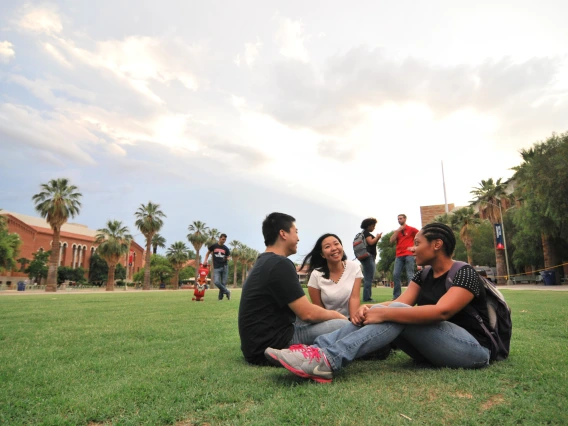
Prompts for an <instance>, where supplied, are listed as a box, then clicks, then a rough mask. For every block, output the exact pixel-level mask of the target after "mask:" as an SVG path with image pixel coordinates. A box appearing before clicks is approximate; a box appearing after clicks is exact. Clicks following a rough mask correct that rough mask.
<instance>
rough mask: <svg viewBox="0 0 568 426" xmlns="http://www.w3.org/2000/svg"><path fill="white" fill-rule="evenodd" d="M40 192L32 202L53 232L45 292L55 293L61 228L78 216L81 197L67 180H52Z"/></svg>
mask: <svg viewBox="0 0 568 426" xmlns="http://www.w3.org/2000/svg"><path fill="white" fill-rule="evenodd" d="M40 187H41V192H39V193H37V194H35V195H34V196H33V197H32V200H33V201H34V203H35V209H36V211H37V212H38V213H39V214H40V215H41V217H43V218H44V219H46V220H47V223H48V224H49V226H50V227H51V229H52V230H53V242H52V244H51V256H50V258H49V263H48V271H47V283H46V286H45V291H57V267H58V266H59V254H60V252H59V246H60V243H59V240H60V234H61V227H62V226H63V225H64V224H65V223H66V222H67V220H68V219H69V217H75V216H76V215H78V214H79V210H80V207H81V202H80V201H79V200H80V199H81V197H82V195H81V194H80V193H79V192H77V187H76V186H75V185H71V184H70V182H69V179H67V178H60V179H52V180H50V181H49V182H48V183H44V184H42V185H41V186H40Z"/></svg>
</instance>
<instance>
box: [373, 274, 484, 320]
mask: <svg viewBox="0 0 568 426" xmlns="http://www.w3.org/2000/svg"><path fill="white" fill-rule="evenodd" d="M414 286H416V287H420V286H419V285H418V284H416V283H415V282H413V281H411V282H410V285H409V286H408V289H407V290H406V291H405V292H404V293H403V294H402V295H401V296H400V297H399V298H398V299H397V301H399V302H403V301H404V297H403V296H404V295H406V293H408V292H409V291H410V292H411V293H415V291H416V289H413V288H412V287H414ZM410 297H411V295H409V296H408V298H410ZM473 297H474V296H473V293H471V292H470V291H468V290H466V289H464V288H462V287H456V286H453V287H451V288H450V289H449V290H448V291H447V292H446V294H444V296H442V298H441V299H440V300H438V303H436V304H435V305H424V306H413V307H412V308H409V309H405V308H383V309H369V310H368V311H366V312H365V321H364V322H363V323H364V324H378V323H382V322H385V321H392V322H397V323H400V324H431V323H436V322H440V321H446V320H448V319H449V318H451V317H453V316H454V315H455V314H456V313H458V312H459V311H461V310H462V309H463V308H465V307H466V306H467V304H468V303H469V302H471V300H472V299H473ZM404 303H406V302H404Z"/></svg>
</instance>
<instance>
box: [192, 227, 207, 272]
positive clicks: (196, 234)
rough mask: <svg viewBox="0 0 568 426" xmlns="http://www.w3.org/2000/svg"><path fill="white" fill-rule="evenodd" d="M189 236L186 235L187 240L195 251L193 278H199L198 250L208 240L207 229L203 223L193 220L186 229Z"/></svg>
mask: <svg viewBox="0 0 568 426" xmlns="http://www.w3.org/2000/svg"><path fill="white" fill-rule="evenodd" d="M187 230H188V231H189V234H187V239H188V241H189V242H190V243H191V245H192V246H193V248H194V249H195V278H196V279H197V277H198V276H199V264H200V263H199V262H200V259H201V257H200V255H199V250H201V247H203V244H205V243H206V242H207V241H208V240H209V235H208V231H209V228H208V227H207V225H206V224H205V222H201V221H200V220H195V221H193V223H192V224H191V225H189V226H188V227H187Z"/></svg>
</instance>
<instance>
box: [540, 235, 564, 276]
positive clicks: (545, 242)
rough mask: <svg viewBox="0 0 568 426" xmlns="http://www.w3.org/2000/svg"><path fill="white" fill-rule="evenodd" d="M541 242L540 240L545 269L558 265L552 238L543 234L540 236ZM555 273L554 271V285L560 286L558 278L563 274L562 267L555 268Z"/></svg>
mask: <svg viewBox="0 0 568 426" xmlns="http://www.w3.org/2000/svg"><path fill="white" fill-rule="evenodd" d="M541 240H542V256H543V257H544V267H545V269H548V268H550V267H552V266H555V265H558V264H559V263H560V262H558V258H557V256H556V250H555V248H554V242H553V241H552V238H550V237H549V236H548V235H545V234H544V233H543V234H541ZM555 271H556V273H555V278H556V284H560V277H561V275H562V273H563V270H562V267H561V266H560V267H558V268H556V269H555Z"/></svg>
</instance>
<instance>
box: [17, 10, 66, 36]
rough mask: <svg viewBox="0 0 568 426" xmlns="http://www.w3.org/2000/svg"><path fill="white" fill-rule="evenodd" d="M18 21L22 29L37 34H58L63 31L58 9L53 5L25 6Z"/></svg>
mask: <svg viewBox="0 0 568 426" xmlns="http://www.w3.org/2000/svg"><path fill="white" fill-rule="evenodd" d="M20 15H21V18H20V19H19V21H18V25H19V27H20V28H22V29H24V30H27V31H32V32H36V33H47V34H58V33H60V32H61V31H62V30H63V25H62V24H61V18H60V17H59V15H58V13H57V8H56V7H55V6H53V5H42V6H32V5H29V4H27V5H25V6H24V7H23V8H22V10H21V12H20Z"/></svg>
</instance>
